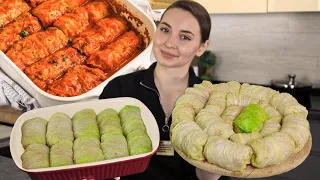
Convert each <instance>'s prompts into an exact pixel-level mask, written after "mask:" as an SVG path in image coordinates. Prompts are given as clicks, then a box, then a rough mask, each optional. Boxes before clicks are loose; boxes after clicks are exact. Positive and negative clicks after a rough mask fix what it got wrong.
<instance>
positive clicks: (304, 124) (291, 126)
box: [280, 113, 310, 153]
mask: <svg viewBox="0 0 320 180" xmlns="http://www.w3.org/2000/svg"><path fill="white" fill-rule="evenodd" d="M280 132H283V133H286V134H288V135H290V137H292V138H293V140H294V142H295V149H294V151H293V152H294V153H296V152H299V151H301V149H302V148H303V147H304V145H305V144H306V143H307V141H308V139H309V137H310V124H309V121H308V120H307V119H306V118H305V115H304V114H301V113H297V114H289V115H286V116H285V117H284V118H283V119H282V127H281V130H280Z"/></svg>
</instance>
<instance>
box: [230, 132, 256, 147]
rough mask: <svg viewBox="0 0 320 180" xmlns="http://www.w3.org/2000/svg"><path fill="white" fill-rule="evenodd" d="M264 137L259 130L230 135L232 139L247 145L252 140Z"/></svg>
mask: <svg viewBox="0 0 320 180" xmlns="http://www.w3.org/2000/svg"><path fill="white" fill-rule="evenodd" d="M260 138H262V136H261V134H260V133H258V132H252V133H237V134H234V135H232V136H231V137H230V140H231V141H233V142H235V143H239V144H244V145H247V144H249V143H251V142H252V141H254V140H256V139H260Z"/></svg>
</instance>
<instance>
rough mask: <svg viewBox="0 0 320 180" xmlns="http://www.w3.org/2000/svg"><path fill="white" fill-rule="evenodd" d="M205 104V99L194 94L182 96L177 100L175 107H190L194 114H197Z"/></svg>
mask: <svg viewBox="0 0 320 180" xmlns="http://www.w3.org/2000/svg"><path fill="white" fill-rule="evenodd" d="M206 102H207V99H204V98H201V97H200V96H197V95H194V94H183V95H181V96H180V97H179V98H178V99H177V101H176V106H188V105H191V106H192V108H193V109H194V111H195V112H196V114H198V112H199V111H200V110H201V109H203V107H204V105H205V104H206Z"/></svg>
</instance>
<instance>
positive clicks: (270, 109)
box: [259, 101, 282, 123]
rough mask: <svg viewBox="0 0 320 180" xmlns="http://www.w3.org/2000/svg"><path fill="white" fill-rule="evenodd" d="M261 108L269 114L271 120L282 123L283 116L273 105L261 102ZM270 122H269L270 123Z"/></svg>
mask: <svg viewBox="0 0 320 180" xmlns="http://www.w3.org/2000/svg"><path fill="white" fill-rule="evenodd" d="M259 106H260V107H262V109H263V110H264V111H265V112H266V113H267V114H268V117H269V120H272V121H274V122H277V123H280V122H281V119H282V115H281V114H280V113H279V112H278V111H277V110H276V109H275V108H273V107H272V106H271V105H269V104H268V103H266V102H265V101H261V102H259ZM269 120H268V121H269Z"/></svg>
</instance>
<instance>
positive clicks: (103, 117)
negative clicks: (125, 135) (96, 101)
mask: <svg viewBox="0 0 320 180" xmlns="http://www.w3.org/2000/svg"><path fill="white" fill-rule="evenodd" d="M109 120H115V121H118V122H119V123H120V118H119V115H118V112H117V111H116V110H114V109H112V108H107V109H104V110H102V111H101V112H100V113H99V114H98V115H97V123H98V125H99V124H100V123H102V122H103V121H109Z"/></svg>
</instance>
